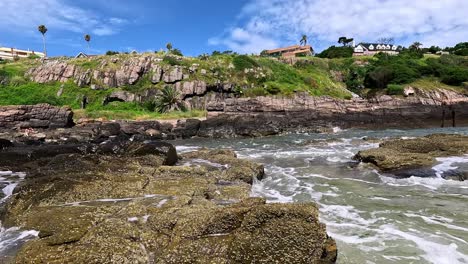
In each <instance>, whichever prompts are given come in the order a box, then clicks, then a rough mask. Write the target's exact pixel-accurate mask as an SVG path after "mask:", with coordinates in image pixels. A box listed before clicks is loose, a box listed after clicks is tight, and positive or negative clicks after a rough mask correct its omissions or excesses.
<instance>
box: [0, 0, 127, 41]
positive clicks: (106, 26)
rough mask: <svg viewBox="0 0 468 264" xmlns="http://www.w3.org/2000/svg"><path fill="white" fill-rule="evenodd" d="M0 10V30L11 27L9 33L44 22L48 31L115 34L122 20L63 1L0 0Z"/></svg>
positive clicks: (34, 26)
mask: <svg viewBox="0 0 468 264" xmlns="http://www.w3.org/2000/svg"><path fill="white" fill-rule="evenodd" d="M0 10H2V15H1V16H0V24H1V25H2V30H9V29H11V31H13V32H22V31H23V30H26V31H27V32H34V31H35V29H36V28H37V26H38V25H40V24H44V25H46V26H47V27H48V28H49V29H50V30H63V31H71V32H76V33H89V32H92V33H93V34H95V35H98V36H104V35H112V34H115V33H116V32H118V30H119V27H118V26H119V25H122V24H125V23H126V20H124V19H121V18H116V17H112V18H109V19H107V18H105V17H102V16H100V15H98V14H96V13H95V12H92V11H89V10H85V9H82V8H80V7H76V6H72V5H69V4H67V3H65V1H64V0H42V1H37V0H21V1H18V0H1V1H0ZM23 32H24V31H23Z"/></svg>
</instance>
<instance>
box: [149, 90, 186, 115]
mask: <svg viewBox="0 0 468 264" xmlns="http://www.w3.org/2000/svg"><path fill="white" fill-rule="evenodd" d="M155 111H158V112H159V113H167V112H170V111H187V108H186V106H185V103H184V101H183V100H182V98H181V97H180V94H179V93H178V92H177V91H176V90H175V89H174V88H172V87H170V86H166V87H164V89H163V90H162V94H161V95H160V96H159V97H158V98H157V99H156V102H155Z"/></svg>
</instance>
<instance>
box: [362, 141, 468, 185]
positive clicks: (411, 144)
mask: <svg viewBox="0 0 468 264" xmlns="http://www.w3.org/2000/svg"><path fill="white" fill-rule="evenodd" d="M465 154H468V136H462V135H446V134H435V135H430V136H426V137H421V138H415V139H405V140H403V139H397V140H390V141H387V142H384V143H382V144H381V145H380V147H379V148H376V149H370V150H364V151H361V152H359V153H358V154H357V155H356V157H355V158H356V159H358V160H360V161H362V162H364V163H371V164H374V165H376V166H377V167H378V168H379V169H380V170H382V171H384V172H392V173H394V174H396V175H397V176H399V175H400V176H401V177H404V176H405V175H409V174H408V173H407V172H408V171H409V170H413V171H414V170H420V169H424V168H430V167H431V166H433V165H434V164H435V163H436V158H439V157H450V156H463V155H465ZM416 174H418V173H416Z"/></svg>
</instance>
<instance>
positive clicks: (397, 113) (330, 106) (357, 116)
mask: <svg viewBox="0 0 468 264" xmlns="http://www.w3.org/2000/svg"><path fill="white" fill-rule="evenodd" d="M207 109H208V118H207V120H206V121H204V122H202V124H201V127H200V132H199V135H200V136H214V137H223V136H236V135H237V136H265V135H272V134H278V133H281V132H287V131H291V130H292V131H296V132H297V131H315V130H317V128H320V127H333V126H339V127H343V128H348V127H361V128H381V127H386V128H388V127H408V128H411V127H440V126H441V125H445V126H452V125H453V124H456V125H457V126H462V125H468V97H466V96H464V95H462V94H458V93H456V92H452V91H446V90H437V91H432V92H425V91H421V90H417V92H416V95H415V96H413V97H408V98H395V97H390V96H381V97H378V98H374V99H353V100H339V99H333V98H328V97H311V96H308V95H305V94H296V95H295V96H294V97H279V96H278V97H257V98H226V99H224V100H215V101H210V103H209V104H208V106H207Z"/></svg>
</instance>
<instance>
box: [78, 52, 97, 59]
mask: <svg viewBox="0 0 468 264" xmlns="http://www.w3.org/2000/svg"><path fill="white" fill-rule="evenodd" d="M96 56H97V55H90V54H85V53H83V52H80V53H78V55H76V56H75V59H79V58H90V57H96Z"/></svg>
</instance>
